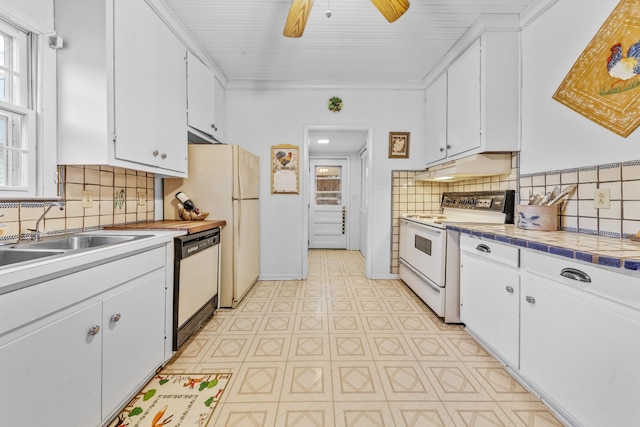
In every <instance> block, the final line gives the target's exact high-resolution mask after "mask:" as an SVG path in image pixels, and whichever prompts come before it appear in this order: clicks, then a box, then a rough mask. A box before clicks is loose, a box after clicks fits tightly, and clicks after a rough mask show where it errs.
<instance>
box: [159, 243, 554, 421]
mask: <svg viewBox="0 0 640 427" xmlns="http://www.w3.org/2000/svg"><path fill="white" fill-rule="evenodd" d="M363 263H364V259H363V257H362V255H361V254H360V253H359V252H357V251H339V250H310V251H309V277H308V280H305V281H261V282H258V283H257V284H256V285H255V286H254V288H253V289H252V290H251V291H250V293H249V294H248V295H247V297H245V299H244V300H243V301H242V303H241V304H240V305H239V306H238V307H237V308H236V309H234V310H230V309H226V310H225V309H223V310H220V311H219V312H217V313H216V315H215V316H214V318H213V319H211V321H210V322H209V323H208V324H207V325H205V327H203V328H202V330H201V331H200V332H199V333H198V334H197V335H196V336H195V337H193V338H192V339H191V340H190V341H189V342H188V343H187V344H185V346H184V347H183V348H182V349H181V351H180V352H179V354H178V355H177V356H176V357H174V359H173V360H172V361H171V362H170V363H169V364H168V365H167V366H166V367H165V368H164V370H163V372H166V373H201V372H215V373H220V372H231V373H233V376H232V378H231V383H230V385H229V386H228V387H227V389H226V390H225V393H224V395H223V397H222V400H221V403H220V405H219V406H218V407H217V408H216V409H215V412H214V414H213V417H212V420H211V422H210V423H209V426H210V427H211V426H224V427H232V426H237V427H245V426H246V427H254V426H261V427H262V426H264V427H267V426H268V427H271V426H287V427H293V426H300V427H316V426H318V427H319V426H326V427H331V426H345V427H346V426H348V427H357V426H361V427H374V426H385V427H389V426H398V427H400V426H420V427H426V426H536V427H540V426H559V425H561V424H560V423H559V422H558V421H557V420H556V419H555V417H554V416H553V415H552V414H551V412H550V411H549V410H548V409H547V407H546V406H545V405H543V404H542V403H541V402H540V401H539V399H537V398H536V397H535V396H534V395H532V394H530V393H529V392H528V391H527V390H525V389H523V388H522V387H521V386H520V385H519V384H518V383H517V382H516V381H515V380H513V379H512V378H511V376H510V375H509V374H508V373H507V372H506V371H505V370H504V368H503V367H502V365H501V364H500V363H499V362H497V361H496V360H495V359H494V358H493V357H492V356H490V355H488V354H487V353H486V352H485V351H484V350H483V349H482V348H481V347H479V346H478V345H477V344H476V343H475V341H474V340H473V339H472V338H471V337H470V336H469V335H468V334H467V333H466V332H465V331H464V329H463V328H462V326H461V325H445V324H443V323H442V322H441V321H440V320H439V319H438V318H437V317H436V316H435V315H434V314H433V313H432V312H431V311H430V310H429V308H427V306H426V305H425V304H424V303H422V301H420V300H419V299H418V298H417V297H416V296H415V295H414V294H413V293H412V292H411V290H410V289H409V288H408V287H406V286H405V285H404V283H403V282H402V281H400V280H369V279H367V278H366V277H365V276H364V265H363Z"/></svg>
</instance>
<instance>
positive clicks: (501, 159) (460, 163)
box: [415, 153, 511, 182]
mask: <svg viewBox="0 0 640 427" xmlns="http://www.w3.org/2000/svg"><path fill="white" fill-rule="evenodd" d="M510 172H511V153H482V154H473V155H471V156H468V157H463V158H461V159H458V160H454V161H451V162H447V163H443V164H441V165H437V166H433V167H431V168H428V169H427V170H426V171H424V172H421V173H419V174H417V175H416V176H415V180H416V181H444V182H452V181H458V180H461V179H465V178H474V177H481V176H496V175H507V174H509V173H510Z"/></svg>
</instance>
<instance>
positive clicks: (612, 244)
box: [446, 223, 640, 271]
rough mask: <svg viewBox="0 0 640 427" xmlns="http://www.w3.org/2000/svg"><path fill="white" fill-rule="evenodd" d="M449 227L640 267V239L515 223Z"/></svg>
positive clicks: (575, 256) (605, 263)
mask: <svg viewBox="0 0 640 427" xmlns="http://www.w3.org/2000/svg"><path fill="white" fill-rule="evenodd" d="M446 227H447V230H453V231H459V232H461V233H464V234H469V235H472V236H479V237H483V238H485V239H490V240H495V241H498V242H503V243H508V244H511V245H516V246H520V247H524V248H528V249H533V250H536V251H541V252H546V253H549V254H552V255H558V256H563V257H567V258H572V259H576V260H580V261H585V262H590V263H593V264H598V265H603V266H607V267H615V268H621V269H624V270H633V271H639V270H640V242H634V241H632V240H629V239H619V238H614V237H606V236H598V235H593V234H584V233H574V232H569V231H535V230H524V229H521V228H517V227H516V226H515V225H513V224H472V223H456V224H447V225H446Z"/></svg>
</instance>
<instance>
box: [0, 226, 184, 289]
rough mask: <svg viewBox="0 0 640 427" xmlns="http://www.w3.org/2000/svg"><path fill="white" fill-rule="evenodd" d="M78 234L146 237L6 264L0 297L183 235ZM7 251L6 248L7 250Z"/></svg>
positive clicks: (161, 232) (179, 232) (158, 232)
mask: <svg viewBox="0 0 640 427" xmlns="http://www.w3.org/2000/svg"><path fill="white" fill-rule="evenodd" d="M82 234H90V235H95V234H101V235H105V236H108V235H123V234H125V235H147V236H149V237H148V238H144V239H139V240H132V241H129V242H125V243H118V244H115V245H106V246H101V247H96V248H92V249H87V250H70V251H68V252H66V253H61V254H60V255H54V256H50V257H44V258H40V259H38V260H35V261H31V262H22V263H16V264H10V265H7V266H4V267H2V268H0V295H2V294H4V293H6V292H10V291H15V290H18V289H22V288H25V287H28V286H31V285H34V284H38V283H41V282H43V281H46V280H50V279H51V278H54V277H60V276H63V275H66V274H71V273H73V272H75V271H80V270H83V269H86V268H89V267H92V266H95V265H99V264H104V263H106V262H109V261H110V260H114V259H118V258H121V257H123V256H127V255H128V254H132V253H137V252H141V251H146V250H149V249H151V248H153V247H159V246H163V245H165V244H167V243H171V244H173V239H174V237H177V236H180V235H184V234H185V231H184V230H153V231H148V230H126V231H118V232H113V231H102V230H99V231H91V232H85V233H77V234H76V235H82ZM9 250H10V249H9Z"/></svg>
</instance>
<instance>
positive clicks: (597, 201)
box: [593, 188, 611, 209]
mask: <svg viewBox="0 0 640 427" xmlns="http://www.w3.org/2000/svg"><path fill="white" fill-rule="evenodd" d="M593 207H594V208H596V209H609V208H611V189H610V188H596V189H595V191H594V192H593Z"/></svg>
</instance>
